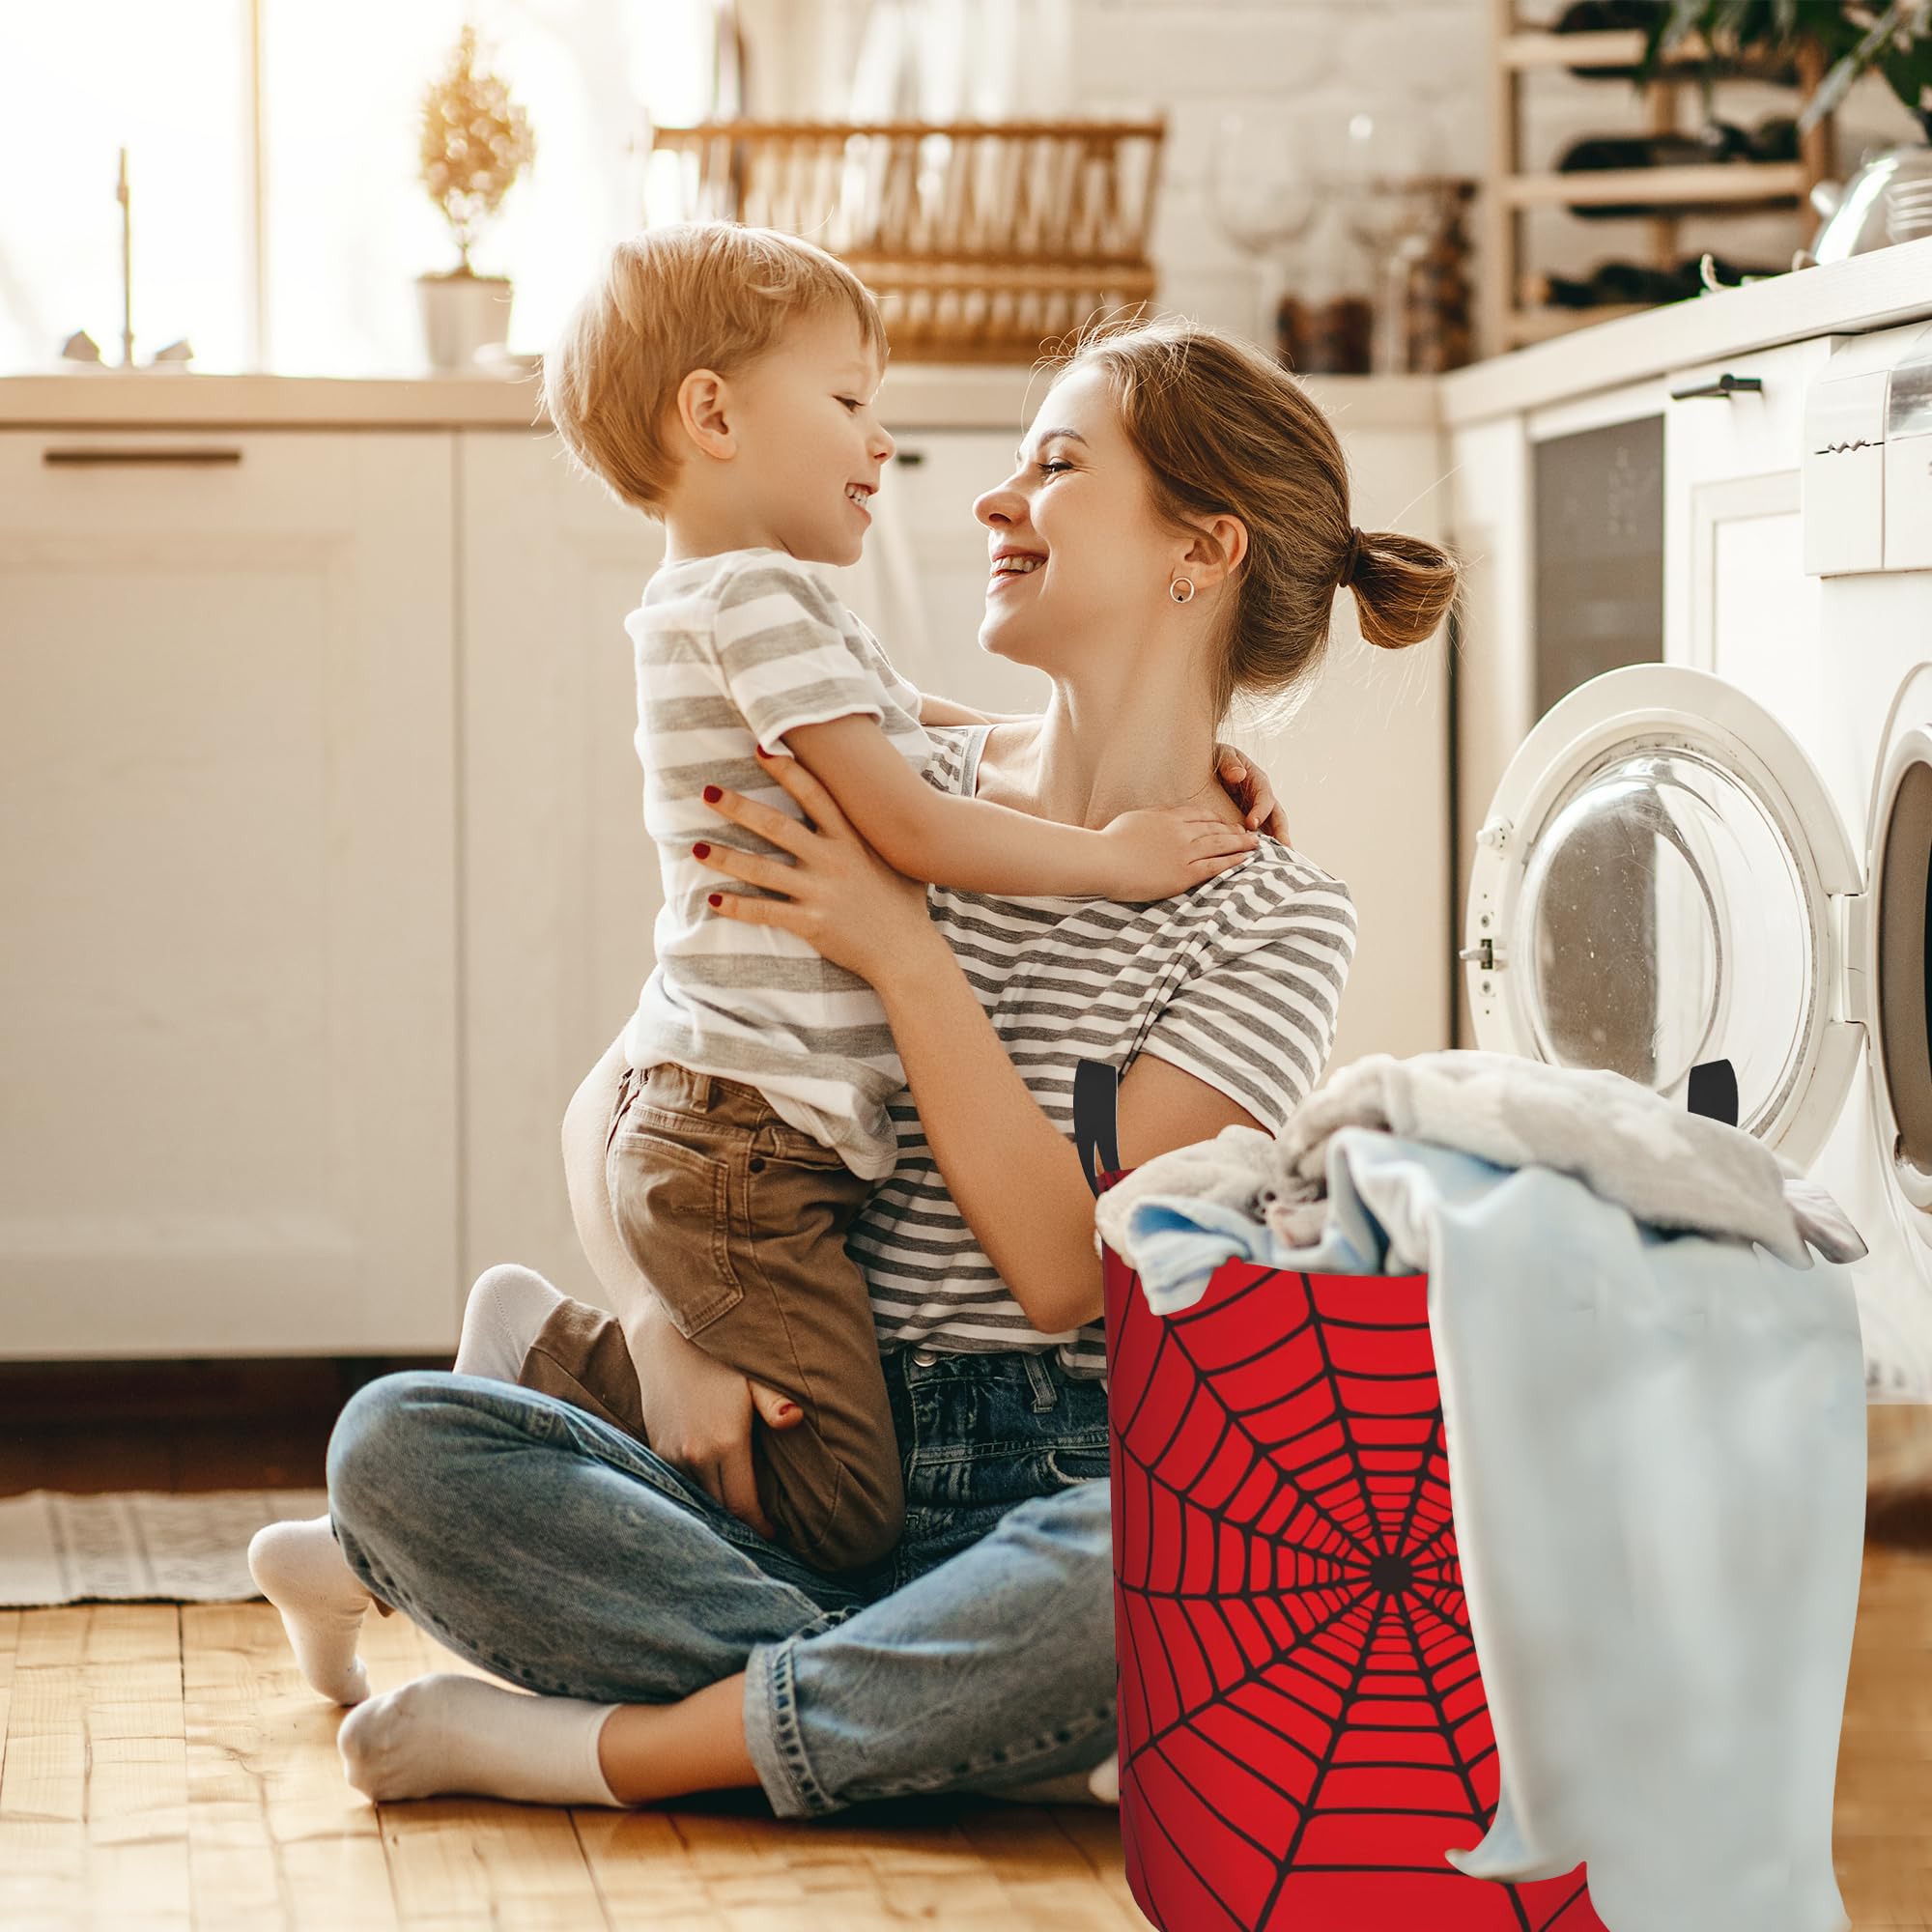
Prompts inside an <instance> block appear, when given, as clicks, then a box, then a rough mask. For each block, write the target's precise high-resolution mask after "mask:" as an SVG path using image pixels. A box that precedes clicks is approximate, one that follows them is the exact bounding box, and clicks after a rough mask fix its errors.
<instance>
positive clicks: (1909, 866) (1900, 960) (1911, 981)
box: [1866, 665, 1932, 1247]
mask: <svg viewBox="0 0 1932 1932" xmlns="http://www.w3.org/2000/svg"><path fill="white" fill-rule="evenodd" d="M1868 833H1869V851H1870V855H1871V856H1870V861H1869V867H1868V870H1869V877H1870V891H1869V893H1868V895H1867V898H1866V903H1867V906H1868V907H1869V923H1870V933H1871V940H1870V950H1871V954H1872V957H1873V960H1874V961H1875V963H1876V967H1877V971H1876V974H1875V986H1874V992H1873V999H1872V1003H1871V1004H1872V1012H1871V1032H1872V1062H1873V1066H1872V1083H1871V1087H1872V1113H1873V1125H1874V1129H1875V1133H1876V1139H1877V1145H1878V1147H1879V1149H1880V1151H1881V1154H1882V1155H1883V1157H1884V1160H1885V1164H1886V1166H1887V1169H1888V1178H1889V1183H1890V1186H1891V1189H1892V1193H1893V1195H1894V1198H1895V1200H1896V1203H1897V1205H1898V1207H1899V1208H1900V1210H1901V1219H1902V1220H1903V1222H1904V1223H1905V1226H1906V1227H1907V1229H1908V1230H1909V1231H1910V1232H1911V1233H1912V1234H1913V1235H1915V1236H1917V1237H1918V1239H1919V1240H1920V1241H1922V1242H1923V1243H1925V1245H1926V1246H1928V1247H1932V1027H1928V1006H1932V950H1928V946H1927V940H1928V937H1932V934H1928V929H1927V921H1928V918H1932V895H1928V891H1927V887H1928V883H1932V665H1920V666H1919V667H1918V668H1917V669H1916V670H1915V671H1913V672H1912V674H1911V675H1910V676H1909V677H1908V678H1907V679H1906V680H1905V682H1904V683H1903V684H1902V685H1900V686H1899V689H1898V695H1897V696H1895V697H1894V698H1893V699H1892V703H1891V716H1890V717H1889V719H1888V721H1887V723H1886V730H1885V737H1884V739H1883V741H1882V746H1881V750H1880V753H1879V761H1878V766H1877V769H1876V771H1875V772H1874V774H1873V785H1872V804H1871V819H1870V824H1869V827H1868Z"/></svg>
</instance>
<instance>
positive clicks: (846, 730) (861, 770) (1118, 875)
mask: <svg viewBox="0 0 1932 1932" xmlns="http://www.w3.org/2000/svg"><path fill="white" fill-rule="evenodd" d="M785 746H786V748H787V749H788V750H790V751H791V752H792V753H794V754H795V755H796V756H797V758H798V760H799V762H800V763H801V764H802V765H804V766H805V768H806V770H807V771H809V772H810V774H811V775H812V777H813V778H815V779H816V780H817V781H819V783H821V784H822V785H823V786H824V787H825V788H826V790H827V791H829V792H830V793H831V794H832V796H833V798H834V799H835V800H836V801H837V802H838V809H839V810H840V811H842V812H843V813H844V814H845V815H846V817H847V818H849V819H850V820H851V821H852V823H853V825H854V826H855V827H856V828H857V829H858V831H859V833H860V835H861V837H863V838H865V840H866V842H867V844H868V845H870V846H871V848H872V849H873V850H874V851H875V852H877V853H878V855H879V856H880V857H881V858H882V859H884V860H885V862H886V863H887V864H888V865H889V866H891V867H893V869H894V870H895V871H898V872H904V873H905V874H906V875H907V876H908V877H909V878H914V879H927V880H930V881H931V882H932V883H933V884H934V885H939V886H952V887H955V888H957V889H958V890H959V891H961V892H969V893H996V894H1005V895H1011V894H1023V895H1024V894H1039V895H1048V896H1063V895H1066V896H1078V895H1083V894H1090V893H1091V894H1099V895H1103V896H1106V897H1112V898H1137V897H1138V898H1161V897H1165V896H1167V895H1169V894H1171V893H1176V892H1180V891H1182V890H1184V889H1185V886H1186V885H1191V884H1198V883H1199V882H1200V881H1201V880H1202V879H1204V878H1208V877H1211V876H1212V875H1213V873H1214V872H1215V871H1218V870H1220V869H1222V867H1223V864H1224V863H1225V862H1226V855H1225V852H1223V853H1218V854H1217V860H1218V862H1217V863H1211V864H1210V863H1208V860H1207V859H1206V858H1205V857H1204V858H1202V859H1199V860H1196V859H1192V858H1187V859H1173V858H1170V857H1168V856H1167V854H1166V853H1165V851H1164V850H1163V853H1162V855H1161V856H1160V857H1159V858H1156V859H1153V860H1150V857H1149V854H1148V851H1147V848H1146V847H1145V846H1142V847H1139V848H1138V849H1135V848H1133V847H1130V845H1129V842H1128V840H1127V839H1126V838H1123V837H1122V835H1121V834H1120V833H1117V832H1113V831H1105V832H1090V831H1088V830H1086V829H1085V828H1084V827H1082V826H1078V825H1060V824H1057V823H1055V822H1054V821H1053V820H1051V819H1046V818H1035V817H1033V816H1031V815H1030V814H1029V813H1027V812H1024V811H1013V810H1009V808H1008V807H1006V806H1004V805H993V804H990V803H988V802H986V801H983V800H980V799H970V798H954V797H950V796H948V795H947V794H946V793H944V792H938V791H935V790H933V788H932V787H931V786H930V785H929V784H927V783H926V782H925V781H923V779H921V778H920V777H919V776H918V774H917V773H915V772H914V771H913V769H912V767H911V766H910V765H908V764H907V763H906V761H905V759H904V758H903V757H902V756H901V755H900V754H899V753H898V752H897V751H896V750H895V748H894V746H893V744H892V742H891V741H890V740H889V739H888V738H887V737H886V735H885V733H884V732H883V731H881V730H880V729H879V727H878V725H877V724H876V722H875V721H874V720H872V719H870V718H867V717H858V716H854V717H849V718H835V719H832V720H831V721H830V722H829V723H827V724H823V725H797V726H795V727H794V728H793V729H791V730H790V731H788V732H786V733H785ZM1128 816H1130V817H1132V818H1134V819H1137V820H1145V819H1148V818H1151V817H1152V816H1154V814H1150V813H1133V814H1129V815H1128ZM1121 823H1122V821H1121V820H1116V821H1115V824H1116V825H1120V824H1121ZM1223 829H1224V830H1230V831H1235V832H1236V836H1237V837H1243V838H1244V837H1245V835H1240V834H1238V829H1237V828H1223ZM1180 836H1181V835H1179V833H1178V832H1177V833H1176V834H1175V835H1174V842H1175V847H1176V850H1177V851H1178V850H1179V838H1180ZM1206 842H1207V843H1212V842H1213V839H1212V835H1211V832H1209V833H1208V834H1207V836H1206ZM1227 843H1228V841H1227V840H1226V839H1225V838H1224V839H1222V840H1221V841H1220V844H1221V845H1222V846H1224V847H1225V846H1226V845H1227ZM1150 867H1152V869H1150Z"/></svg>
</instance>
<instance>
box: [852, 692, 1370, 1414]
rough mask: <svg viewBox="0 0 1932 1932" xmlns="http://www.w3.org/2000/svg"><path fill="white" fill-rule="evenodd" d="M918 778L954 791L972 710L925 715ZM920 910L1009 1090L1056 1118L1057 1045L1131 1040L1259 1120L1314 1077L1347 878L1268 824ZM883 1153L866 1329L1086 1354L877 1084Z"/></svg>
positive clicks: (1068, 1099)
mask: <svg viewBox="0 0 1932 1932" xmlns="http://www.w3.org/2000/svg"><path fill="white" fill-rule="evenodd" d="M932 738H933V741H934V744H935V746H936V747H937V749H936V751H935V753H934V755H933V759H932V762H931V764H930V765H928V766H927V768H926V771H925V775H924V776H925V781H926V782H927V783H928V784H931V785H933V786H935V787H937V788H938V789H939V790H942V791H951V792H957V793H959V794H961V795H963V796H965V797H967V798H971V797H972V796H973V795H974V793H975V792H976V790H977V789H978V785H979V765H980V751H981V749H982V748H983V746H984V744H985V741H986V727H985V726H983V725H972V726H963V727H953V728H947V727H936V728H934V730H933V731H932ZM926 902H927V906H928V908H929V910H930V913H931V917H932V920H933V923H935V924H936V925H938V926H939V928H940V929H941V930H942V931H943V932H944V933H945V935H946V938H947V941H948V943H949V944H950V945H951V946H952V952H953V956H954V957H955V958H956V959H957V960H958V961H959V964H960V965H961V966H962V967H963V968H964V969H965V973H966V977H967V979H968V980H970V981H971V982H972V986H973V990H974V992H975V993H977V994H978V995H979V999H980V1006H981V1007H983V1008H984V1009H985V1010H986V1013H987V1016H988V1017H989V1018H990V1019H991V1020H992V1023H993V1030H994V1032H995V1033H997V1034H998V1035H999V1037H1000V1040H1001V1043H1002V1044H1003V1045H1004V1046H1005V1047H1006V1049H1007V1051H1008V1053H1009V1055H1010V1056H1011V1058H1012V1062H1013V1065H1014V1066H1015V1067H1016V1068H1017V1069H1018V1072H1019V1075H1020V1078H1021V1079H1022V1080H1023V1081H1024V1082H1025V1083H1026V1087H1027V1091H1028V1092H1029V1093H1030V1094H1032V1095H1033V1097H1034V1098H1035V1100H1037V1102H1038V1103H1039V1106H1040V1108H1041V1110H1042V1111H1043V1112H1044V1113H1045V1115H1046V1117H1047V1119H1048V1120H1050V1121H1051V1122H1053V1123H1054V1124H1055V1125H1056V1126H1057V1127H1059V1128H1060V1129H1061V1130H1062V1132H1064V1133H1066V1134H1069V1135H1070V1134H1071V1132H1072V1130H1073V1106H1072V1099H1073V1063H1074V1062H1075V1061H1076V1060H1079V1059H1098V1060H1105V1061H1108V1062H1110V1063H1111V1064H1112V1065H1114V1066H1116V1067H1118V1068H1120V1069H1121V1070H1122V1071H1123V1072H1124V1071H1125V1069H1126V1068H1127V1066H1128V1065H1131V1064H1132V1062H1133V1060H1134V1059H1135V1057H1136V1056H1137V1055H1139V1054H1141V1053H1151V1054H1152V1055H1153V1056H1154V1058H1155V1059H1156V1060H1165V1061H1168V1062H1171V1063H1172V1064H1173V1065H1176V1066H1179V1067H1180V1068H1182V1069H1183V1070H1184V1071H1186V1072H1188V1073H1192V1074H1193V1075H1195V1076H1196V1078H1198V1079H1201V1080H1205V1081H1206V1082H1207V1083H1208V1086H1210V1087H1212V1088H1214V1089H1215V1090H1216V1091H1217V1092H1219V1093H1222V1094H1227V1095H1229V1096H1230V1098H1232V1099H1234V1100H1235V1101H1236V1102H1237V1103H1238V1104H1239V1105H1240V1106H1242V1107H1244V1108H1246V1109H1247V1111H1248V1112H1249V1113H1251V1114H1252V1115H1253V1116H1254V1117H1255V1119H1256V1120H1258V1121H1259V1122H1261V1123H1262V1125H1263V1126H1264V1127H1265V1128H1267V1129H1268V1131H1269V1132H1271V1133H1275V1132H1279V1131H1280V1129H1281V1127H1282V1125H1283V1123H1284V1122H1286V1121H1287V1119H1288V1117H1289V1115H1290V1114H1291V1113H1292V1112H1293V1110H1294V1108H1295V1106H1296V1105H1297V1103H1298V1102H1299V1101H1300V1100H1301V1098H1302V1096H1303V1095H1304V1094H1307V1093H1308V1092H1309V1091H1310V1089H1312V1088H1313V1087H1314V1085H1315V1083H1316V1082H1317V1081H1318V1080H1319V1079H1320V1078H1321V1070H1322V1068H1323V1066H1324V1065H1326V1063H1327V1059H1328V1050H1329V1048H1330V1046H1331V1045H1332V1044H1333V1043H1334V1038H1335V1014H1336V1008H1337V1005H1338V1003H1339V1001H1340V1000H1341V997H1342V986H1343V982H1344V981H1345V980H1347V979H1348V976H1349V964H1350V959H1351V958H1352V957H1353V955H1354V947H1355V911H1354V905H1353V903H1352V901H1351V900H1350V896H1349V889H1348V888H1347V887H1346V886H1344V885H1343V884H1342V883H1341V881H1340V880H1338V879H1334V878H1331V877H1330V876H1329V875H1328V874H1327V873H1326V872H1324V871H1322V870H1321V867H1319V866H1314V865H1311V864H1310V863H1309V862H1308V861H1307V860H1306V859H1304V858H1303V857H1302V856H1301V855H1300V853H1298V852H1296V851H1294V850H1293V849H1292V848H1291V847H1289V846H1287V845H1283V844H1281V843H1280V842H1279V841H1277V840H1275V839H1272V838H1263V840H1262V843H1261V846H1260V849H1259V850H1258V851H1257V852H1255V854H1254V855H1253V856H1252V857H1250V858H1249V859H1247V860H1245V861H1243V863H1242V864H1240V865H1239V866H1236V867H1234V868H1233V869H1232V870H1231V871H1227V872H1223V873H1221V874H1220V875H1219V876H1218V877H1215V878H1212V879H1209V880H1208V882H1207V883H1206V884H1205V885H1200V886H1196V887H1195V888H1194V889H1193V890H1192V891H1191V892H1187V893H1182V894H1179V895H1176V896H1175V897H1173V898H1166V899H1156V900H1154V901H1152V902H1151V903H1148V904H1142V905H1135V904H1117V903H1115V902H1114V901H1111V900H1107V899H1074V898H991V897H988V896H986V895H983V894H980V893H964V892H955V891H952V889H951V888H948V887H943V886H934V887H932V888H931V889H930V891H929V893H928V895H927V901H926ZM891 1112H892V1117H893V1120H894V1122H895V1123H896V1124H897V1127H898V1165H897V1167H896V1168H895V1169H894V1171H893V1173H892V1175H891V1177H890V1178H889V1179H886V1180H885V1181H883V1182H882V1183H881V1184H880V1185H879V1186H877V1187H875V1188H874V1189H873V1190H872V1193H871V1196H870V1198H869V1199H868V1200H867V1203H866V1206H865V1208H863V1209H862V1210H861V1212H860V1215H859V1217H858V1219H857V1220H856V1221H855V1222H854V1223H853V1226H852V1230H851V1232H850V1234H849V1235H848V1236H847V1237H846V1243H845V1245H846V1249H847V1252H848V1253H850V1254H851V1256H852V1257H853V1259H854V1260H855V1261H856V1262H857V1263H858V1264H859V1265H860V1266H861V1267H862V1268H863V1269H864V1270H865V1273H866V1278H867V1283H868V1284H869V1285H870V1288H871V1293H872V1316H873V1320H874V1321H875V1322H876V1324H877V1328H878V1336H879V1345H880V1347H881V1348H882V1349H887V1350H890V1349H894V1348H903V1347H911V1346H914V1345H924V1346H928V1347H931V1348H935V1349H939V1350H947V1351H951V1352H955V1353H972V1352H976V1351H986V1350H1003V1349H1012V1350H1027V1349H1040V1350H1044V1349H1048V1348H1056V1347H1057V1348H1058V1349H1059V1351H1060V1359H1061V1361H1062V1362H1063V1363H1064V1364H1065V1366H1066V1367H1067V1368H1068V1369H1069V1370H1070V1371H1072V1372H1073V1373H1074V1374H1076V1375H1088V1376H1099V1375H1103V1374H1104V1373H1105V1372H1106V1366H1107V1358H1106V1347H1105V1341H1104V1337H1103V1330H1102V1327H1101V1324H1100V1323H1099V1322H1097V1321H1095V1322H1092V1323H1090V1324H1089V1325H1087V1326H1086V1327H1084V1328H1080V1329H1077V1330H1073V1331H1070V1332H1068V1333H1065V1334H1059V1335H1043V1334H1041V1333H1040V1332H1039V1330H1037V1328H1035V1327H1034V1326H1033V1325H1032V1324H1031V1323H1030V1322H1029V1321H1027V1319H1026V1316H1025V1314H1024V1313H1023V1312H1022V1311H1021V1309H1020V1305H1019V1303H1018V1302H1016V1301H1015V1300H1014V1299H1013V1297H1012V1295H1011V1294H1010V1293H1009V1292H1008V1290H1007V1288H1006V1285H1005V1284H1004V1283H1003V1282H1002V1281H1001V1280H1000V1277H999V1275H998V1274H997V1273H996V1272H995V1271H994V1268H993V1264H992V1263H991V1262H989V1261H988V1260H987V1259H986V1257H985V1255H984V1253H983V1252H982V1251H981V1250H980V1245H979V1243H978V1242H977V1241H975V1240H974V1238H973V1236H972V1233H971V1231H970V1230H969V1229H968V1228H967V1226H966V1222H965V1219H964V1217H963V1216H962V1215H961V1214H960V1212H959V1210H958V1208H955V1207H954V1206H953V1204H952V1197H951V1196H950V1195H949V1194H948V1193H947V1191H946V1183H945V1182H944V1180H942V1179H941V1178H940V1175H939V1170H938V1168H937V1166H936V1165H935V1164H934V1162H933V1158H932V1151H931V1149H930V1148H929V1147H928V1146H927V1145H926V1139H925V1134H924V1131H923V1128H922V1127H921V1125H920V1119H919V1112H918V1109H917V1108H916V1107H914V1105H913V1102H912V1095H911V1094H910V1092H909V1091H905V1092H900V1093H899V1094H895V1095H894V1096H893V1099H892V1102H891Z"/></svg>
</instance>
